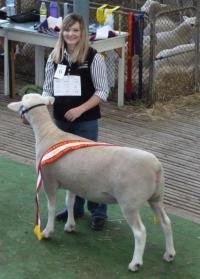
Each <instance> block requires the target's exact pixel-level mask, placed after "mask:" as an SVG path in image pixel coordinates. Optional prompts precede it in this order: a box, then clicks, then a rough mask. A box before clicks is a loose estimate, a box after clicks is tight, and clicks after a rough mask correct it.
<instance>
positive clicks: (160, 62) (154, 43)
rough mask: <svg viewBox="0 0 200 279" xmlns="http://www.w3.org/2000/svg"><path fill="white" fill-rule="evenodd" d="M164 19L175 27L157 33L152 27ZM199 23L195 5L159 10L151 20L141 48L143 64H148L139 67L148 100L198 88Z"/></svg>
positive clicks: (152, 100) (171, 96) (151, 101)
mask: <svg viewBox="0 0 200 279" xmlns="http://www.w3.org/2000/svg"><path fill="white" fill-rule="evenodd" d="M188 14H189V15H190V17H187V15H188ZM166 19H167V20H168V24H169V25H170V24H171V22H173V23H174V24H175V28H173V30H170V31H167V32H164V33H157V32H156V27H157V26H158V24H159V23H160V22H161V20H166ZM171 19H172V20H173V21H171ZM157 23H158V24H157ZM166 24H167V22H166ZM199 24H200V22H199V12H198V10H197V8H195V7H187V8H181V9H176V10H171V11H168V12H161V13H159V14H157V15H156V17H155V18H153V19H152V20H151V22H150V27H151V28H150V36H149V38H150V40H149V42H148V41H147V42H145V41H144V48H143V55H144V56H143V57H144V61H145V62H144V64H145V63H146V64H147V63H149V64H148V66H147V67H146V68H145V66H144V68H143V77H144V79H143V81H144V91H145V86H146V87H147V88H148V89H147V88H146V92H144V94H146V99H147V102H148V103H150V104H151V103H153V102H154V101H155V100H169V99H171V98H174V97H176V96H180V95H189V94H192V93H194V92H197V91H199V80H200V75H199V55H200V52H199V35H200V32H199ZM169 29H170V28H169ZM145 43H146V45H145ZM148 43H149V44H148ZM145 51H146V52H145ZM145 82H146V84H145Z"/></svg>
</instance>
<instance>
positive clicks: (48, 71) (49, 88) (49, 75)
mask: <svg viewBox="0 0 200 279" xmlns="http://www.w3.org/2000/svg"><path fill="white" fill-rule="evenodd" d="M54 73H55V69H54V63H53V61H52V59H51V57H49V58H48V60H47V63H46V67H45V81H44V85H43V92H42V96H53V95H54V94H53V78H54Z"/></svg>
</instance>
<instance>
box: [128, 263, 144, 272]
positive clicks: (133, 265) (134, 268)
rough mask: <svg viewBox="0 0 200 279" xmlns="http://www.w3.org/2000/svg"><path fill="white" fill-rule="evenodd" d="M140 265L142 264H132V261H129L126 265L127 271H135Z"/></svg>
mask: <svg viewBox="0 0 200 279" xmlns="http://www.w3.org/2000/svg"><path fill="white" fill-rule="evenodd" d="M141 266H142V264H139V263H137V264H132V263H130V264H129V266H128V270H129V271H133V272H136V271H138V270H139V268H140V267H141Z"/></svg>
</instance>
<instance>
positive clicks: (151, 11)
mask: <svg viewBox="0 0 200 279" xmlns="http://www.w3.org/2000/svg"><path fill="white" fill-rule="evenodd" d="M167 7H168V5H165V4H160V3H159V2H158V1H154V0H147V1H146V2H145V3H144V5H143V6H142V7H141V11H142V12H145V13H147V14H148V15H149V16H154V15H155V14H157V13H158V12H161V11H164V10H166V8H167Z"/></svg>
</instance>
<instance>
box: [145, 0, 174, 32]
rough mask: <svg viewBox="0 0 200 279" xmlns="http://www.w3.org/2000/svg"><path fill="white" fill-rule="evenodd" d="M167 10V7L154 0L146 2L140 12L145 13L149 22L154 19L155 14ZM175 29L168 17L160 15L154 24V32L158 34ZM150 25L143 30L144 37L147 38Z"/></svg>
mask: <svg viewBox="0 0 200 279" xmlns="http://www.w3.org/2000/svg"><path fill="white" fill-rule="evenodd" d="M168 9H169V6H168V5H165V4H160V3H159V2H157V1H154V0H147V1H146V2H145V3H144V5H143V6H142V7H141V11H143V12H145V13H146V14H148V16H149V20H150V21H151V20H152V19H153V18H155V16H156V14H157V13H159V12H162V11H166V10H168ZM175 27H176V24H175V22H173V21H172V20H171V19H170V18H169V17H167V16H165V15H161V16H159V17H158V18H157V20H156V23H155V31H156V33H158V32H164V31H169V30H173V29H174V28H175ZM150 28H151V26H150V24H148V25H147V26H146V27H145V28H144V35H145V36H147V35H149V34H150Z"/></svg>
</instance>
